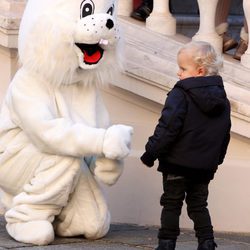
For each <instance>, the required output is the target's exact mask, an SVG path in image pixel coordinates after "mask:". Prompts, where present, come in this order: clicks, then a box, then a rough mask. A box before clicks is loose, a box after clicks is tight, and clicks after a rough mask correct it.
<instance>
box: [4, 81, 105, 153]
mask: <svg viewBox="0 0 250 250" xmlns="http://www.w3.org/2000/svg"><path fill="white" fill-rule="evenodd" d="M51 102H53V96H52V97H51V96H49V95H48V93H46V91H45V90H44V88H43V87H41V86H38V85H36V84H35V83H34V84H33V85H32V83H29V84H16V85H14V86H12V87H11V90H10V91H9V95H8V103H9V104H8V105H9V107H10V112H11V116H12V119H13V120H14V122H15V124H17V126H19V127H20V128H21V129H22V130H23V131H24V133H25V134H26V135H27V137H28V138H29V140H30V141H31V143H33V144H34V145H35V146H36V147H37V148H38V149H39V150H40V151H41V152H46V153H51V154H58V155H68V156H77V157H78V156H79V157H81V156H83V155H90V154H96V155H98V154H102V147H103V140H104V135H105V132H106V130H105V129H102V128H94V127H92V126H90V125H89V124H87V123H85V122H84V121H82V122H78V123H76V122H73V121H72V120H71V119H70V118H69V117H63V116H62V117H57V115H56V114H55V110H53V109H54V108H53V105H52V104H51Z"/></svg>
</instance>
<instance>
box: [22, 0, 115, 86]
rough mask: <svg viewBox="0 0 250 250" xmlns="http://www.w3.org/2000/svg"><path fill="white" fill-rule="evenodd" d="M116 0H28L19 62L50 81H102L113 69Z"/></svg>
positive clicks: (98, 82) (59, 82)
mask: <svg viewBox="0 0 250 250" xmlns="http://www.w3.org/2000/svg"><path fill="white" fill-rule="evenodd" d="M116 11H117V3H116V0H53V1H51V0H42V1H37V0H29V1H28V2H27V6H26V9H25V11H24V15H23V18H22V22H21V25H20V33H19V44H18V48H19V59H20V63H21V65H22V67H24V68H26V69H27V70H29V71H32V72H34V73H36V74H39V75H41V76H42V77H43V78H44V79H46V80H49V81H51V82H52V83H54V84H57V85H61V84H71V83H75V82H82V83H83V84H86V85H89V84H92V83H93V82H94V83H97V84H101V83H103V82H105V81H107V80H108V79H107V77H109V76H110V75H111V74H112V72H114V71H115V70H116V69H117V65H118V62H117V55H118V53H117V52H118V51H119V50H118V47H117V42H118V40H119V30H118V27H117V20H116Z"/></svg>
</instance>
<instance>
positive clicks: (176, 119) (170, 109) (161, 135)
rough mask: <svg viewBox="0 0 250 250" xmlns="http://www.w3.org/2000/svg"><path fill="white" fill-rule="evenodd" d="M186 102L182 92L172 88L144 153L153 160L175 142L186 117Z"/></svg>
mask: <svg viewBox="0 0 250 250" xmlns="http://www.w3.org/2000/svg"><path fill="white" fill-rule="evenodd" d="M186 109H187V102H186V98H185V94H184V93H183V91H182V90H180V89H178V88H174V89H173V90H172V91H171V92H170V93H169V95H168V98H167V99H166V102H165V105H164V108H163V110H162V112H161V117H160V119H159V121H158V124H157V126H156V128H155V131H154V134H153V135H152V136H151V137H149V139H148V142H147V144H146V152H147V154H149V155H150V156H151V158H153V159H157V158H158V157H159V155H160V154H161V153H163V152H166V151H168V149H169V147H170V146H171V145H172V144H173V143H174V142H175V140H176V138H177V136H178V135H179V133H180V131H181V129H182V126H183V122H184V119H185V116H186Z"/></svg>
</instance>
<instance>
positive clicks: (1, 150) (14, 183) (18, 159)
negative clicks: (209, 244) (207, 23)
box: [0, 0, 132, 245]
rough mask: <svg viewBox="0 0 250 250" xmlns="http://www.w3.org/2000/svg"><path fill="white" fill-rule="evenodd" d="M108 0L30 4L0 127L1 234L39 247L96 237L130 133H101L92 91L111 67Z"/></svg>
mask: <svg viewBox="0 0 250 250" xmlns="http://www.w3.org/2000/svg"><path fill="white" fill-rule="evenodd" d="M116 8H117V3H116V1H115V0H41V1H38V0H29V1H27V6H26V9H25V12H24V16H23V19H22V22H21V27H20V37H19V57H20V63H21V67H20V69H19V70H18V72H17V73H16V75H15V77H14V79H13V81H12V82H11V84H10V86H9V89H8V91H7V94H6V97H5V100H4V101H3V105H2V111H1V117H0V187H1V190H2V195H1V198H2V203H3V204H4V206H5V208H6V213H5V218H6V221H7V225H6V228H7V231H8V233H9V235H10V236H11V237H13V238H14V239H15V240H17V241H20V242H24V243H31V244H35V245H46V244H49V243H51V242H52V241H53V239H54V235H55V234H57V235H60V236H76V235H83V236H84V237H86V238H89V239H97V238H100V237H103V236H104V235H105V234H106V233H107V232H108V229H109V224H110V214H109V211H108V208H107V203H106V201H105V198H104V196H103V193H102V191H101V188H100V186H99V184H98V182H99V181H101V182H103V183H105V184H108V185H112V184H114V183H115V182H116V181H117V179H118V178H119V176H120V174H121V172H122V160H123V158H124V157H126V156H127V155H128V153H129V150H130V149H129V147H130V141H131V134H132V128H131V127H129V126H126V125H113V126H110V125H109V120H108V114H107V112H106V110H105V107H104V105H103V103H102V99H101V97H100V95H99V92H98V89H97V87H98V86H99V84H102V83H103V82H106V81H108V79H109V76H110V74H111V73H112V71H113V70H114V68H115V67H116V65H117V62H116V61H115V55H116V54H117V46H116V44H117V42H118V40H119V35H118V28H117V22H116V16H115V13H116Z"/></svg>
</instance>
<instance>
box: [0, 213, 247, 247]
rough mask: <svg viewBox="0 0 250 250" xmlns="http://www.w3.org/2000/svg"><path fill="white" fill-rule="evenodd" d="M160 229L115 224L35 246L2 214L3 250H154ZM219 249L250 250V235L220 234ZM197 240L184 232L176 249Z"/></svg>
mask: <svg viewBox="0 0 250 250" xmlns="http://www.w3.org/2000/svg"><path fill="white" fill-rule="evenodd" d="M156 235H157V228H156V227H142V226H137V225H127V224H116V225H112V226H111V229H110V232H109V234H108V235H107V236H106V237H105V238H103V239H100V240H96V241H89V240H85V239H83V238H81V237H75V238H56V239H55V241H54V242H53V244H52V245H50V246H43V247H39V246H32V245H28V244H23V243H19V242H16V241H14V240H13V239H11V238H10V237H9V236H8V234H7V233H6V230H5V222H4V219H3V217H0V250H3V249H16V250H17V249H19V250H21V249H22V250H41V249H44V250H69V249H70V250H80V249H83V250H140V249H145V250H149V249H154V248H155V246H156V244H157V239H156ZM216 242H217V244H218V248H217V249H221V250H247V249H249V250H250V234H249V235H239V234H222V233H217V234H216ZM196 249H197V243H196V239H195V237H194V234H193V233H192V232H190V231H186V230H185V231H183V232H182V234H181V235H180V237H179V239H178V242H177V247H176V250H196Z"/></svg>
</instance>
